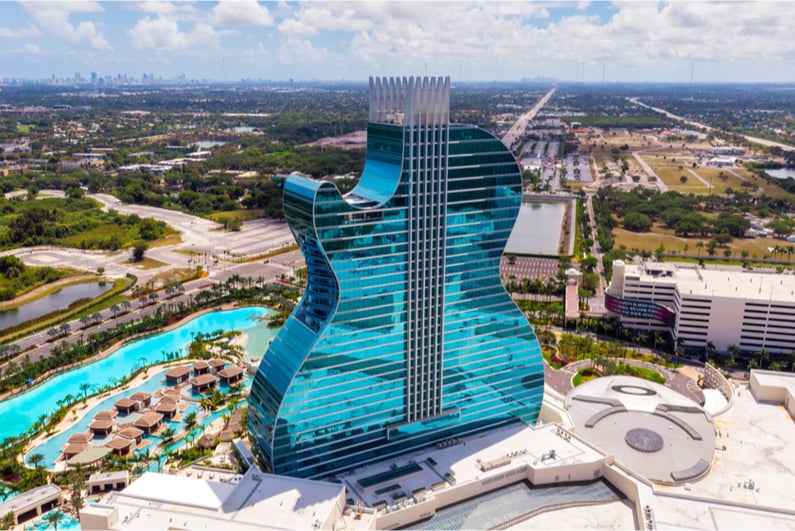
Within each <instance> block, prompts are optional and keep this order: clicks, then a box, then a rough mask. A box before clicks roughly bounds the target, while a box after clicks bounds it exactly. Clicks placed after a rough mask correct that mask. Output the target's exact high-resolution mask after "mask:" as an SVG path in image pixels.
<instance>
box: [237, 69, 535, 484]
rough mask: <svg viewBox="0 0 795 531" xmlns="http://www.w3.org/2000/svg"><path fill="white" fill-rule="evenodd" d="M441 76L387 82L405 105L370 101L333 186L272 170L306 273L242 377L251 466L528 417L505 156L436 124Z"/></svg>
mask: <svg viewBox="0 0 795 531" xmlns="http://www.w3.org/2000/svg"><path fill="white" fill-rule="evenodd" d="M419 82H420V81H419V80H418V83H419ZM446 83H449V82H446ZM446 83H445V82H439V84H438V85H437V84H436V81H435V80H432V82H431V84H432V85H431V86H430V87H429V86H427V80H426V84H424V85H420V86H415V85H414V84H413V80H409V81H407V80H405V79H404V80H403V85H400V80H398V84H399V87H398V88H401V89H402V90H403V92H402V93H401V95H402V96H404V95H405V94H408V95H409V96H407V97H406V99H407V100H410V101H408V102H405V101H399V102H398V107H400V105H403V106H405V107H406V113H405V115H404V114H400V115H395V114H389V115H388V118H384V116H383V113H382V115H380V116H376V119H377V120H378V121H374V118H373V114H374V113H373V105H374V103H373V102H372V100H371V122H370V124H369V126H368V131H367V157H366V163H365V168H364V171H363V174H362V177H361V179H360V182H359V184H358V185H357V187H356V188H355V189H354V190H353V191H352V192H351V193H349V194H347V195H346V196H345V197H343V196H341V195H340V193H339V191H338V190H337V188H336V187H335V186H334V185H333V184H331V183H327V182H317V181H313V180H310V179H306V178H302V177H297V176H291V177H290V178H289V179H288V180H287V181H286V183H285V191H284V207H285V214H286V217H287V221H288V223H289V225H290V228H291V230H292V231H293V234H294V235H295V238H296V240H297V241H298V244H299V245H300V247H301V250H302V251H303V254H304V256H305V258H306V263H307V269H308V285H307V289H306V293H305V294H304V297H303V299H302V300H301V302H300V303H299V304H298V306H297V307H296V309H295V311H294V312H293V314H292V315H291V316H290V318H289V319H288V320H287V322H286V323H285V325H284V327H283V328H282V330H281V331H280V332H279V334H278V335H277V337H276V338H275V339H274V341H273V343H272V344H271V346H270V348H269V349H268V351H267V352H266V354H265V356H264V357H263V360H262V362H261V364H260V367H259V370H258V371H257V374H256V377H255V380H254V385H253V387H252V390H251V396H250V400H249V403H250V406H249V414H248V419H249V433H250V436H251V441H252V448H253V449H254V453H255V455H256V456H257V458H258V460H259V462H260V465H261V466H262V467H263V468H264V469H266V470H270V471H273V472H275V473H278V474H287V475H293V476H301V477H326V476H331V475H333V474H334V473H335V472H338V471H341V470H345V469H348V468H352V467H354V466H358V465H360V464H362V463H366V462H368V461H372V460H376V459H382V458H384V457H386V456H389V455H393V454H398V453H403V452H406V451H407V450H410V449H412V448H416V447H418V446H423V445H428V444H433V443H435V442H439V441H441V440H445V439H449V438H451V437H458V436H461V435H464V434H467V433H471V432H474V431H479V430H483V429H487V428H490V427H494V426H498V425H501V424H504V423H509V422H526V423H533V422H535V420H536V418H537V416H538V412H539V410H540V408H541V400H542V395H543V368H542V362H541V359H542V358H541V352H540V347H539V344H538V342H537V340H536V338H535V335H534V334H533V331H532V329H531V328H530V326H529V325H528V323H527V321H526V320H525V318H524V316H523V315H522V313H521V312H520V311H519V310H518V308H517V307H516V305H515V304H514V303H513V301H512V300H511V299H510V297H509V296H508V294H507V293H506V292H505V290H504V288H503V287H502V284H501V282H500V277H499V264H500V260H501V256H502V252H503V250H504V248H505V244H506V242H507V240H508V236H509V235H510V232H511V229H512V228H513V224H514V222H515V220H516V217H517V215H518V212H519V207H520V203H521V176H520V173H519V168H518V166H517V164H516V162H515V160H514V157H513V155H512V154H511V153H510V152H509V151H508V150H507V149H506V148H505V146H503V144H502V143H501V142H500V141H499V140H498V139H497V138H495V137H493V136H492V135H491V134H489V133H487V132H485V131H483V130H480V129H477V128H475V127H468V126H458V125H450V124H449V123H448V120H447V119H446V116H447V110H446V108H444V106H445V105H446V100H444V98H442V99H441V100H440V99H439V98H438V94H439V93H442V92H443V91H445V90H446V91H448V94H449V84H446ZM412 90H414V91H415V92H412ZM412 97H413V98H414V99H413V100H412V99H411V98H412ZM423 97H424V98H425V99H424V100H423ZM388 103H390V104H394V103H395V102H388ZM375 105H376V106H378V105H384V104H383V102H378V101H376V102H375ZM440 108H442V111H443V112H439V109H440Z"/></svg>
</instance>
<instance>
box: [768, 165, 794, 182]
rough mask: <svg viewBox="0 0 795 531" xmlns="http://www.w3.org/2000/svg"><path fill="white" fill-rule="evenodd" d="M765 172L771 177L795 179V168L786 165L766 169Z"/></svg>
mask: <svg viewBox="0 0 795 531" xmlns="http://www.w3.org/2000/svg"><path fill="white" fill-rule="evenodd" d="M765 173H766V174H768V175H770V176H771V177H777V178H779V179H795V168H789V167H786V166H785V167H784V168H778V169H776V170H765Z"/></svg>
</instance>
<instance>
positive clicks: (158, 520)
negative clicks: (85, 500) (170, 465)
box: [81, 467, 343, 529]
mask: <svg viewBox="0 0 795 531" xmlns="http://www.w3.org/2000/svg"><path fill="white" fill-rule="evenodd" d="M342 492H343V488H342V486H341V485H335V484H332V483H326V482H321V481H311V480H304V479H296V478H288V477H284V476H275V475H272V474H263V473H262V472H259V471H258V470H257V469H256V468H253V467H252V468H251V469H249V471H248V472H247V473H246V475H245V476H243V477H242V478H240V480H239V482H238V483H237V484H235V483H232V482H220V481H210V480H203V479H198V478H188V477H184V476H173V475H168V474H158V473H154V472H147V473H146V474H144V475H143V476H141V478H140V479H138V480H137V481H135V482H134V483H133V484H132V485H130V486H129V487H127V488H126V489H124V490H123V491H121V492H116V493H111V494H109V495H108V496H106V497H105V498H103V499H102V500H101V501H100V503H99V504H96V505H88V506H86V507H85V508H84V509H83V510H82V511H81V516H86V517H88V518H89V519H90V518H91V517H92V516H94V515H96V516H98V517H105V518H107V517H108V516H109V515H111V514H112V512H113V511H114V510H118V521H117V522H116V523H115V524H112V523H111V525H110V526H109V528H110V529H173V528H182V529H205V528H209V529H252V528H256V529H312V528H313V527H316V526H317V524H318V522H321V523H323V522H326V521H327V520H328V518H329V517H330V516H331V515H333V513H334V512H335V510H336V508H337V506H338V504H339V500H340V498H341V496H342ZM84 529H85V527H84Z"/></svg>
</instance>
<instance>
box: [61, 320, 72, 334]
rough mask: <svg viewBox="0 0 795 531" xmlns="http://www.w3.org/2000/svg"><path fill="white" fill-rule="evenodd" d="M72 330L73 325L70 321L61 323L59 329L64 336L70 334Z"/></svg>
mask: <svg viewBox="0 0 795 531" xmlns="http://www.w3.org/2000/svg"><path fill="white" fill-rule="evenodd" d="M71 330H72V327H71V326H69V323H61V326H59V327H58V331H59V332H60V333H61V335H62V336H68V335H69V332H70V331H71Z"/></svg>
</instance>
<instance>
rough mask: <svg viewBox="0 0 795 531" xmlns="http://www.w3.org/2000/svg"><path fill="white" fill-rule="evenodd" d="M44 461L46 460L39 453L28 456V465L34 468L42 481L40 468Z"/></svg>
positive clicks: (42, 471)
mask: <svg viewBox="0 0 795 531" xmlns="http://www.w3.org/2000/svg"><path fill="white" fill-rule="evenodd" d="M45 459H46V458H45V457H44V454H42V453H40V452H36V453H35V454H30V455H29V456H28V463H30V464H31V465H33V466H34V467H35V468H36V471H37V472H38V473H39V477H40V478H41V480H42V481H44V468H43V467H42V464H43V463H44V460H45Z"/></svg>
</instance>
